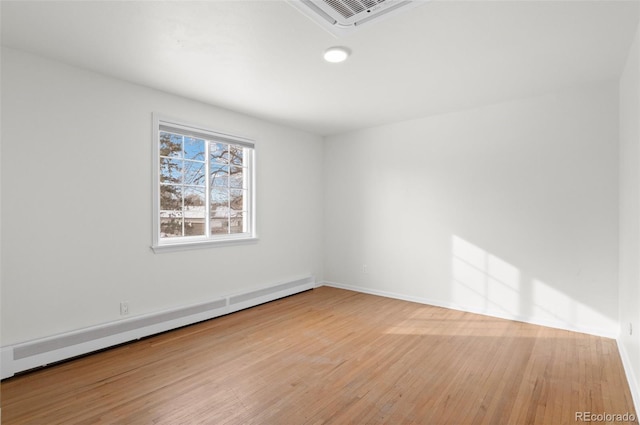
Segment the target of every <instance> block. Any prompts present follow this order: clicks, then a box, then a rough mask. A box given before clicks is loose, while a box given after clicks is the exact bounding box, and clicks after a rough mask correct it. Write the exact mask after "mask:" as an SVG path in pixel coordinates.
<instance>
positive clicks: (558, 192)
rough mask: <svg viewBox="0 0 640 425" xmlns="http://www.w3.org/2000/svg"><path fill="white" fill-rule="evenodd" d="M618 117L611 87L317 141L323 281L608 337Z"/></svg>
mask: <svg viewBox="0 0 640 425" xmlns="http://www.w3.org/2000/svg"><path fill="white" fill-rule="evenodd" d="M617 111H618V87H617V82H615V81H609V82H600V83H593V84H590V85H586V86H581V87H578V88H574V89H572V90H567V91H563V92H558V93H552V94H549V95H547V96H542V97H536V98H531V99H523V100H518V101H513V102H508V103H503V104H497V105H490V106H486V107H483V108H479V109H474V110H467V111H462V112H458V113H452V114H447V115H440V116H433V117H427V118H424V119H418V120H414V121H409V122H402V123H398V124H394V125H386V126H381V127H377V128H372V129H366V130H361V131H356V132H353V133H349V134H344V135H339V136H334V137H330V138H328V139H327V141H326V145H325V153H324V154H325V180H326V185H325V208H326V210H325V232H326V233H325V281H327V282H330V284H335V285H336V286H343V287H352V288H356V289H359V290H364V291H368V292H373V293H380V294H387V295H394V296H398V297H400V298H405V299H414V300H417V301H424V302H428V303H432V304H436V305H443V306H451V307H456V308H461V309H464V310H468V311H475V312H485V313H489V314H493V315H497V316H502V317H510V318H519V319H523V320H527V321H530V322H534V323H542V324H549V325H552V326H557V327H561V328H568V329H576V330H583V331H588V332H593V333H597V334H603V335H611V336H615V335H617V333H618V289H617V288H618V284H617V282H618V276H617V267H618V264H617V262H618V256H617V250H618V216H617V214H618V207H617V205H618V196H617V194H618V142H617V140H618V112H617ZM363 265H366V271H364V270H363Z"/></svg>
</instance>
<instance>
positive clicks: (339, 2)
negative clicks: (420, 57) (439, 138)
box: [0, 0, 427, 37]
mask: <svg viewBox="0 0 640 425" xmlns="http://www.w3.org/2000/svg"><path fill="white" fill-rule="evenodd" d="M0 1H2V0H0ZM288 3H289V4H291V5H292V6H293V7H295V8H296V9H298V10H300V11H301V12H302V13H303V14H305V15H307V16H308V17H309V18H311V19H312V20H314V21H315V22H316V23H318V25H320V26H322V27H323V28H324V29H326V30H328V31H329V32H331V33H332V34H333V35H335V36H338V37H339V36H342V35H346V34H348V33H350V32H351V31H354V30H355V29H356V27H359V26H361V25H363V24H368V23H369V22H373V21H380V20H382V19H385V18H387V17H389V16H390V15H393V14H396V13H397V12H398V11H401V10H405V11H406V10H409V9H412V8H415V7H418V6H419V5H422V4H425V3H427V0H288Z"/></svg>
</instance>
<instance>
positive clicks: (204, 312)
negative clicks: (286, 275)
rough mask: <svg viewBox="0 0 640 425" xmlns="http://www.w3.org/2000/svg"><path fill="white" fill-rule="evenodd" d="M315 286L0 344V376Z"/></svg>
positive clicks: (269, 290) (284, 287) (298, 282)
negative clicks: (0, 345)
mask: <svg viewBox="0 0 640 425" xmlns="http://www.w3.org/2000/svg"><path fill="white" fill-rule="evenodd" d="M315 287H317V285H316V282H315V279H314V277H313V276H306V277H303V278H299V279H294V280H290V281H287V282H283V283H278V284H275V285H269V286H265V287H259V288H254V289H251V290H248V291H244V292H241V293H236V294H230V295H227V296H224V297H220V298H217V299H214V300H209V301H207V302H204V303H199V304H194V305H188V306H182V307H179V308H175V309H170V310H164V311H159V312H155V313H150V314H145V315H139V316H132V317H130V318H126V319H122V320H117V321H114V322H109V323H104V324H101V325H97V326H91V327H88V328H84V329H78V330H75V331H71V332H65V333H61V334H58V335H52V336H50V337H46V338H39V339H36V340H32V341H27V342H23V343H19V344H15V345H10V346H4V347H0V379H5V378H9V377H11V376H13V375H15V374H16V373H18V372H23V371H25V370H29V369H33V368H36V367H40V366H46V365H48V364H51V363H55V362H59V361H61V360H66V359H70V358H72V357H76V356H79V355H83V354H87V353H91V352H94V351H97V350H101V349H104V348H108V347H112V346H114V345H118V344H122V343H124V342H129V341H133V340H136V339H140V338H144V337H146V336H150V335H154V334H157V333H160V332H165V331H168V330H171V329H176V328H179V327H182V326H186V325H190V324H193V323H197V322H201V321H203V320H208V319H212V318H214V317H218V316H222V315H225V314H229V313H233V312H235V311H238V310H242V309H245V308H249V307H253V306H256V305H259V304H263V303H265V302H269V301H273V300H276V299H278V298H283V297H286V296H289V295H293V294H297V293H299V292H303V291H307V290H309V289H313V288H315Z"/></svg>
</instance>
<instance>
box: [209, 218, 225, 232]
mask: <svg viewBox="0 0 640 425" xmlns="http://www.w3.org/2000/svg"><path fill="white" fill-rule="evenodd" d="M226 233H229V219H228V218H211V234H212V235H220V234H226Z"/></svg>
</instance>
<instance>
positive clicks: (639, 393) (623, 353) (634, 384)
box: [616, 338, 640, 414]
mask: <svg viewBox="0 0 640 425" xmlns="http://www.w3.org/2000/svg"><path fill="white" fill-rule="evenodd" d="M616 342H617V343H618V352H619V353H620V358H621V359H622V366H623V368H624V373H625V375H626V376H627V382H628V383H629V390H630V391H631V397H632V398H633V405H634V407H635V408H636V414H640V382H639V381H638V377H637V376H635V374H634V372H633V368H632V367H631V359H630V358H629V353H628V352H627V350H626V348H625V345H624V344H623V343H622V342H621V341H620V338H618V339H617V340H616Z"/></svg>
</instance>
